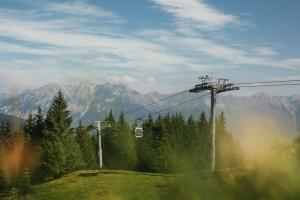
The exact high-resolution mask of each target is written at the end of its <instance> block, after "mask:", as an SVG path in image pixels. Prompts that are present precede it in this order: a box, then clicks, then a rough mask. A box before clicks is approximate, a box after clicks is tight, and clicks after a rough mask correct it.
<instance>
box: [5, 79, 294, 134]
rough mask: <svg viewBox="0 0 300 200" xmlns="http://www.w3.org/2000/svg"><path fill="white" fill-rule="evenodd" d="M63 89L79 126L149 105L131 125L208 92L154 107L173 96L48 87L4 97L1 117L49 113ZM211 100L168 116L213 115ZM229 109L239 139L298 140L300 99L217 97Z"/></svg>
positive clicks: (108, 87) (115, 88) (117, 87)
mask: <svg viewBox="0 0 300 200" xmlns="http://www.w3.org/2000/svg"><path fill="white" fill-rule="evenodd" d="M59 90H61V91H62V92H63V93H64V95H65V98H66V100H67V102H68V105H69V109H70V111H71V114H72V116H73V119H74V125H76V123H77V122H79V121H80V120H82V121H92V120H99V119H100V120H103V119H104V117H105V116H106V115H107V114H108V112H109V111H110V109H112V110H113V113H114V114H115V116H116V117H117V116H118V114H119V113H120V112H121V111H122V110H123V111H124V112H125V113H126V112H127V111H131V110H133V109H135V108H137V107H140V106H145V107H144V108H142V109H140V110H137V111H136V112H132V113H129V114H127V115H126V118H127V119H128V120H130V121H131V122H134V119H135V118H137V117H141V116H145V115H147V114H148V113H149V112H156V111H158V110H160V109H163V108H167V107H169V106H174V105H176V104H178V103H181V102H184V101H187V100H189V99H192V98H195V97H197V96H200V95H203V94H204V93H203V94H191V93H188V92H186V93H184V94H182V95H178V96H176V97H174V98H170V99H168V100H166V101H162V102H159V103H157V104H155V105H152V106H148V107H147V106H146V105H147V104H149V103H152V102H155V101H158V100H160V99H162V98H166V97H168V96H169V95H172V94H169V95H165V94H160V93H158V92H150V93H147V94H140V93H139V92H137V91H134V90H132V89H131V88H129V87H128V86H127V85H124V84H110V83H106V84H102V85H96V84H94V83H92V82H88V81H86V82H81V83H79V84H75V85H65V86H60V85H56V84H48V85H45V86H43V87H40V88H38V89H34V90H26V91H23V92H22V93H21V94H19V95H17V96H16V97H15V98H11V97H9V95H8V94H1V95H0V113H2V114H7V115H17V116H19V117H20V118H24V119H25V118H26V117H27V116H28V115H29V113H30V112H35V111H36V108H37V107H38V106H41V107H42V110H43V112H46V111H47V109H48V108H49V106H50V105H51V102H52V99H53V97H54V96H55V95H56V94H57V92H58V91H59ZM209 109H210V98H209V96H207V97H204V98H201V99H199V100H195V101H192V102H189V103H186V104H183V105H181V106H178V107H177V106H176V107H174V108H173V109H171V110H167V111H164V112H162V113H161V114H166V113H167V112H181V113H183V114H184V116H185V117H187V116H189V115H190V114H192V115H193V116H194V117H195V118H198V117H199V115H200V112H201V111H205V112H206V113H207V116H209ZM220 111H224V112H225V115H226V119H227V122H228V129H229V130H230V131H232V133H233V134H234V135H236V136H237V137H243V136H245V135H248V136H249V135H251V134H260V135H261V137H265V136H266V135H268V134H271V133H272V134H275V135H278V136H281V137H285V138H294V137H297V136H298V129H299V122H300V96H296V95H294V96H289V97H287V96H269V95H267V94H264V93H259V94H256V95H252V96H248V97H237V96H233V95H226V96H225V95H219V96H218V99H217V112H218V113H220Z"/></svg>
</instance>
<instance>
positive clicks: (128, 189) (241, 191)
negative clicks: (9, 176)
mask: <svg viewBox="0 0 300 200" xmlns="http://www.w3.org/2000/svg"><path fill="white" fill-rule="evenodd" d="M279 172H280V173H275V172H274V173H270V170H269V169H268V170H267V171H260V172H257V171H251V170H247V169H235V170H219V171H217V172H215V173H212V172H201V173H189V174H185V175H180V174H177V175H166V174H151V173H139V172H128V171H112V170H101V171H97V170H95V171H77V172H73V173H71V174H68V175H66V176H64V177H62V178H60V179H57V180H53V181H50V182H48V183H45V184H42V185H36V186H34V188H33V190H34V191H33V194H30V195H28V196H27V197H26V199H28V200H31V199H34V200H39V199H47V200H48V199H55V200H62V199H72V200H73V199H74V200H76V199H80V200H84V199H101V200H102V199H103V200H119V199H122V200H123V199H126V200H157V199H163V200H169V199H170V200H198V199H209V200H211V199H217V200H219V199H222V200H227V199H228V200H229V199H249V200H250V199H259V200H260V199H261V200H263V199H275V200H277V199H278V200H281V199H300V190H299V186H300V180H299V176H295V174H294V173H293V175H292V176H290V177H288V176H286V175H287V174H282V173H283V172H284V171H282V170H280V171H279Z"/></svg>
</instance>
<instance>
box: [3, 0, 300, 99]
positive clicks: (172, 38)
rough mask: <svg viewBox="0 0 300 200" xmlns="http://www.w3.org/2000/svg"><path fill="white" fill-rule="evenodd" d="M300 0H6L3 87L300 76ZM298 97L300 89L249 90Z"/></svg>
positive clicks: (159, 85)
mask: <svg viewBox="0 0 300 200" xmlns="http://www.w3.org/2000/svg"><path fill="white" fill-rule="evenodd" d="M299 10H300V1H298V0H289V1H286V0H263V1H262V0H251V1H249V0H240V1H235V0H226V1H218V0H126V1H124V0H109V1H108V0H70V1H61V0H60V1H54V0H52V1H50V0H39V1H36V0H0V92H8V91H10V90H11V89H12V88H17V89H18V90H20V91H22V90H24V89H28V88H37V87H40V86H43V85H45V84H48V83H57V84H77V83H79V82H81V81H87V80H88V81H93V82H95V83H104V82H111V83H126V84H128V85H129V86H130V87H132V88H133V89H135V90H138V91H139V92H142V93H146V92H149V91H159V92H162V93H171V92H175V91H181V90H183V89H187V88H192V87H193V86H194V85H195V84H197V83H199V80H198V79H197V78H198V77H199V76H202V75H205V74H209V75H211V76H214V77H217V78H219V77H220V78H229V79H230V80H231V81H233V82H237V83H238V82H249V81H250V82H253V81H269V80H289V79H300V51H299V50H300V38H299V35H300V26H299V25H300V12H299ZM256 92H266V93H269V94H272V95H292V94H298V95H299V94H300V87H299V86H291V87H276V88H260V89H253V88H252V89H249V88H247V89H246V88H244V89H242V90H240V91H238V92H237V91H236V92H233V94H236V95H249V94H253V93H256Z"/></svg>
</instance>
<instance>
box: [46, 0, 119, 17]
mask: <svg viewBox="0 0 300 200" xmlns="http://www.w3.org/2000/svg"><path fill="white" fill-rule="evenodd" d="M44 9H45V10H46V11H50V12H55V13H63V14H67V15H73V16H78V15H80V16H88V17H106V18H117V17H116V15H115V14H113V13H112V12H109V11H107V10H104V9H102V8H100V7H97V6H93V5H91V4H87V3H86V2H84V1H67V2H64V3H54V2H52V3H49V4H47V5H46V6H45V8H44Z"/></svg>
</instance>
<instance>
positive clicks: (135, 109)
mask: <svg viewBox="0 0 300 200" xmlns="http://www.w3.org/2000/svg"><path fill="white" fill-rule="evenodd" d="M187 91H188V90H183V91H181V92H178V93H176V94H173V95H171V96H168V97H166V98H163V99H160V100H158V101H154V102H152V103H149V104H147V105H143V106H139V107H137V108H134V109H133V110H130V111H127V112H125V113H124V115H127V114H130V113H133V112H135V111H137V110H140V109H142V108H147V107H148V106H152V105H154V104H157V103H159V102H162V101H165V100H168V99H171V98H173V97H176V96H179V95H181V94H184V93H186V92H187Z"/></svg>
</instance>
